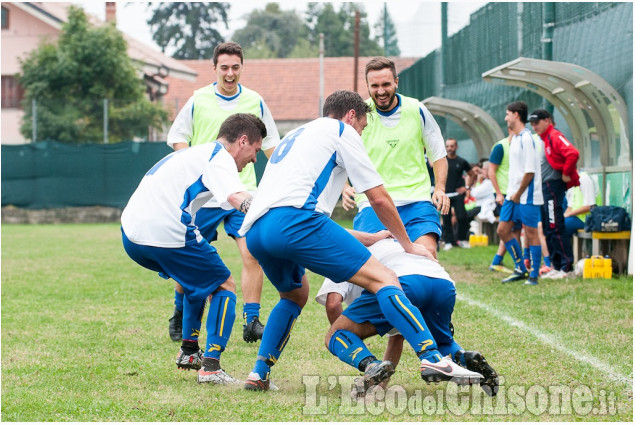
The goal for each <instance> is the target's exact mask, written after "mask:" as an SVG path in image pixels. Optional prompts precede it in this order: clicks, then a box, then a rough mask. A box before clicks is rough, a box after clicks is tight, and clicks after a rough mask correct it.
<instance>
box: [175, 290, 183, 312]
mask: <svg viewBox="0 0 635 425" xmlns="http://www.w3.org/2000/svg"><path fill="white" fill-rule="evenodd" d="M183 295H184V294H181V293H180V292H178V291H177V290H176V289H175V290H174V307H176V309H177V310H178V311H180V312H181V313H183Z"/></svg>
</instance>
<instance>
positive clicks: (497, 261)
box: [492, 254, 503, 266]
mask: <svg viewBox="0 0 635 425" xmlns="http://www.w3.org/2000/svg"><path fill="white" fill-rule="evenodd" d="M501 264H503V256H502V255H498V254H496V255H495V256H494V259H493V260H492V266H500V265H501Z"/></svg>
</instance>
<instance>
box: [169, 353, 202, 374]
mask: <svg viewBox="0 0 635 425" xmlns="http://www.w3.org/2000/svg"><path fill="white" fill-rule="evenodd" d="M203 354H204V353H203V350H200V349H199V350H198V352H196V353H192V354H185V353H184V352H183V349H180V350H179V354H178V355H177V356H176V367H177V368H179V369H195V370H199V369H200V368H201V364H202V363H203Z"/></svg>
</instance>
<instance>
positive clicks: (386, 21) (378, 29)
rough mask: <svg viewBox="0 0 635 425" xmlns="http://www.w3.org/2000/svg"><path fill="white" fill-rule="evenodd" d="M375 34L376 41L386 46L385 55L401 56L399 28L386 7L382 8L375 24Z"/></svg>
mask: <svg viewBox="0 0 635 425" xmlns="http://www.w3.org/2000/svg"><path fill="white" fill-rule="evenodd" d="M384 4H385V3H384ZM384 26H385V28H384ZM375 34H376V35H375V41H377V43H379V44H380V45H383V47H384V56H399V55H400V54H401V50H399V40H398V39H397V30H396V29H395V24H394V23H393V21H392V18H391V17H390V13H388V10H387V9H386V7H384V8H383V9H382V11H381V15H380V16H379V19H378V20H377V23H376V24H375ZM384 38H385V40H384Z"/></svg>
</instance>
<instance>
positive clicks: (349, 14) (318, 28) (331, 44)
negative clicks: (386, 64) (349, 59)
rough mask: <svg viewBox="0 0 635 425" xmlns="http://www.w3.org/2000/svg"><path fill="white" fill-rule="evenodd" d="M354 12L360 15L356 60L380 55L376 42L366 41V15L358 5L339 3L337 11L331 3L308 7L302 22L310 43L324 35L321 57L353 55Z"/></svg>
mask: <svg viewBox="0 0 635 425" xmlns="http://www.w3.org/2000/svg"><path fill="white" fill-rule="evenodd" d="M356 11H359V12H360V22H359V54H360V56H376V55H381V54H382V53H383V49H382V48H381V47H380V46H379V44H377V41H375V40H373V39H372V38H371V37H370V27H369V25H368V15H367V14H366V10H365V9H364V5H363V4H362V3H351V2H347V3H342V4H341V6H340V9H339V10H338V11H336V10H335V8H334V6H333V3H309V5H308V8H307V12H306V15H307V18H306V20H307V23H308V25H309V28H310V31H309V34H310V39H311V40H312V41H314V42H317V40H319V35H320V33H323V34H324V50H325V53H324V54H325V56H329V57H338V56H353V55H354V53H355V52H354V49H355V12H356Z"/></svg>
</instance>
